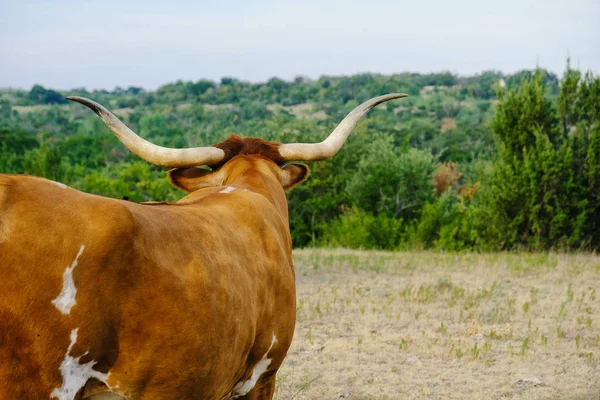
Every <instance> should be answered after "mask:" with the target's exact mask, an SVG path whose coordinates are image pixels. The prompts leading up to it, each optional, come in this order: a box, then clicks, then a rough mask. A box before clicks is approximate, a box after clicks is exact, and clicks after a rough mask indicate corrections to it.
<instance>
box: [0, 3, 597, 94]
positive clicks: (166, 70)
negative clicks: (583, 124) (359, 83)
mask: <svg viewBox="0 0 600 400" xmlns="http://www.w3.org/2000/svg"><path fill="white" fill-rule="evenodd" d="M0 54H1V58H0V87H2V88H7V87H12V88H23V89H29V88H30V87H31V86H32V85H34V84H41V85H43V86H45V87H48V88H53V89H71V88H76V87H77V88H79V87H85V88H87V89H109V90H112V89H113V88H115V87H116V86H120V87H128V86H141V87H144V88H146V89H150V90H152V89H156V88H157V87H159V86H161V85H163V84H165V83H169V82H174V81H176V80H180V79H181V80H185V81H189V80H191V81H197V80H199V79H211V80H215V81H219V80H220V79H221V78H222V77H224V76H227V77H235V78H238V79H241V80H246V81H252V82H264V81H266V80H268V79H269V78H271V77H274V76H276V77H279V78H282V79H286V80H291V79H293V78H294V77H296V76H304V77H309V78H318V77H319V76H322V75H350V74H356V73H363V72H372V73H382V74H392V73H400V72H407V71H408V72H420V73H428V72H440V71H450V72H453V73H456V74H459V75H473V74H476V73H481V72H482V71H485V70H491V69H493V70H499V71H502V72H504V73H513V72H516V71H518V70H521V69H533V68H535V67H536V66H540V67H542V68H546V69H549V70H550V71H552V72H555V73H557V74H559V75H562V73H563V71H564V69H565V66H566V60H567V57H570V58H571V64H572V66H574V67H579V68H580V69H582V70H591V71H592V72H594V73H595V74H599V73H600V1H598V0H569V1H563V0H502V1H497V0H488V1H486V0H454V1H447V0H443V1H442V0H440V1H433V0H422V1H418V0H411V1H404V0H361V1H358V0H343V1H338V0H278V1H276V0H219V1H204V0H195V1H193V0H188V1H184V0H169V1H164V0H160V1H156V0H144V1H140V0H119V1H114V0H102V1H90V0H52V1H47V0H43V1H42V0H38V1H33V0H31V1H30V0H0Z"/></svg>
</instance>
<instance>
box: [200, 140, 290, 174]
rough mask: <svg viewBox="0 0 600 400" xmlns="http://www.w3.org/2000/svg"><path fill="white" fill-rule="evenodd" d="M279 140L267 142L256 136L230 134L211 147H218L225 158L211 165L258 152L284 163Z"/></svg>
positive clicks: (280, 163)
mask: <svg viewBox="0 0 600 400" xmlns="http://www.w3.org/2000/svg"><path fill="white" fill-rule="evenodd" d="M279 146H281V143H279V142H267V141H266V140H262V139H258V138H243V137H240V136H238V135H236V134H232V135H231V136H229V137H228V138H227V139H226V140H224V141H222V142H221V143H217V144H215V145H214V146H213V147H216V148H219V149H221V150H223V151H224V152H225V158H224V159H223V161H222V162H220V163H219V164H217V165H211V167H220V166H221V165H223V164H225V163H226V162H227V161H229V160H230V159H231V158H233V157H235V156H237V155H240V154H242V155H251V154H258V155H261V156H263V157H266V158H268V159H269V160H271V161H273V162H274V163H275V164H277V165H283V164H285V162H286V160H285V159H284V158H283V157H282V156H281V154H279Z"/></svg>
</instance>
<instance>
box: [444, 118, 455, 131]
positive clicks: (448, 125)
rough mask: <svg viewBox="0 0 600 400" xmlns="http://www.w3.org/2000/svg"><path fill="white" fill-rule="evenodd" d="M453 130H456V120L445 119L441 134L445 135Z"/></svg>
mask: <svg viewBox="0 0 600 400" xmlns="http://www.w3.org/2000/svg"><path fill="white" fill-rule="evenodd" d="M452 129H456V118H444V119H443V120H442V129H441V132H442V133H444V132H447V131H449V130H452Z"/></svg>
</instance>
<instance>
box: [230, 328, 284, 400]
mask: <svg viewBox="0 0 600 400" xmlns="http://www.w3.org/2000/svg"><path fill="white" fill-rule="evenodd" d="M275 343H277V338H276V337H275V333H273V340H272V341H271V346H269V350H267V352H266V353H265V355H264V356H263V358H261V360H260V361H259V362H257V363H256V365H255V366H254V369H253V370H252V376H250V378H249V379H248V380H246V381H240V382H238V383H236V384H235V386H234V387H233V390H232V391H231V395H230V397H231V398H232V399H235V398H237V397H241V396H245V395H247V394H248V392H250V391H251V390H252V389H253V388H254V386H255V385H256V382H258V378H260V376H261V375H262V374H264V373H265V372H266V371H267V368H268V367H269V365H270V364H271V359H270V358H267V355H269V352H270V351H271V349H272V348H273V345H274V344H275Z"/></svg>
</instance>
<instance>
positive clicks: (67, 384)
mask: <svg viewBox="0 0 600 400" xmlns="http://www.w3.org/2000/svg"><path fill="white" fill-rule="evenodd" d="M78 330H79V328H75V329H73V330H72V331H71V344H70V345H69V348H68V349H67V353H66V354H65V359H64V360H63V361H62V362H61V363H60V367H59V370H60V373H61V375H62V378H63V383H62V386H61V387H59V388H57V389H54V391H53V392H52V394H50V398H52V399H53V398H57V399H59V400H73V399H74V398H75V396H76V395H77V392H79V390H81V388H82V387H83V386H84V385H85V383H86V382H87V381H88V379H90V378H96V379H97V380H99V381H100V382H103V383H106V380H107V379H108V375H109V374H103V373H101V372H98V371H94V370H93V369H92V368H93V367H94V365H96V361H94V360H92V361H90V362H88V363H86V364H79V359H80V358H81V357H83V356H84V355H86V354H87V352H86V353H84V354H83V355H81V356H79V357H77V358H74V357H72V356H71V355H70V354H69V353H70V352H71V350H72V349H73V345H74V344H75V342H77V331H78Z"/></svg>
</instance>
